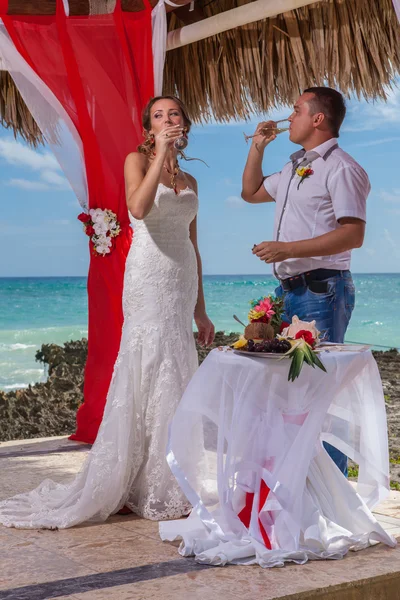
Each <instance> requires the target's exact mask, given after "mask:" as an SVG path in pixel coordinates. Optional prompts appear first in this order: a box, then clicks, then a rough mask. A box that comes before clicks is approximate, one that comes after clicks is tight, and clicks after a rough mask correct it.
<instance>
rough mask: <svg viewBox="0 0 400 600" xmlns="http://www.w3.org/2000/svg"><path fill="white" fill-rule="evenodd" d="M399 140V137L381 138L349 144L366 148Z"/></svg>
mask: <svg viewBox="0 0 400 600" xmlns="http://www.w3.org/2000/svg"><path fill="white" fill-rule="evenodd" d="M398 141H400V137H390V138H381V139H379V140H372V141H370V142H361V143H359V144H349V145H351V146H352V147H353V148H368V146H379V145H380V144H390V143H392V142H398Z"/></svg>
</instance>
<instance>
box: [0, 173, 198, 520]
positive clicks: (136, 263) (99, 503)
mask: <svg viewBox="0 0 400 600" xmlns="http://www.w3.org/2000/svg"><path fill="white" fill-rule="evenodd" d="M197 208H198V199H197V196H196V194H195V192H194V191H193V190H191V189H189V188H187V189H185V190H183V191H181V192H180V194H179V195H178V196H177V195H176V194H175V193H174V191H173V190H172V189H170V188H168V187H166V186H164V185H163V184H160V185H159V187H158V190H157V194H156V198H155V202H154V206H153V208H152V209H151V211H150V213H149V215H148V216H147V217H146V218H145V219H144V220H143V221H137V222H136V221H135V223H134V236H133V242H132V246H131V249H130V251H129V255H128V258H127V262H126V271H125V283H124V295H123V306H124V326H123V332H122V339H121V346H120V351H119V354H118V358H117V361H116V363H115V367H114V373H113V377H112V380H111V384H110V389H109V392H108V396H107V402H106V406H105V410H104V416H103V421H102V423H101V426H100V429H99V432H98V436H97V439H96V442H95V443H94V445H93V448H92V450H91V451H90V454H89V455H88V457H87V459H86V461H85V463H84V465H83V467H82V469H81V471H80V472H79V474H78V475H77V476H76V478H75V479H74V480H73V481H72V483H69V484H60V483H55V482H54V481H51V480H45V481H43V482H42V483H41V484H40V485H39V487H38V488H36V489H35V490H33V491H31V492H27V493H24V494H19V495H17V496H14V497H13V498H10V499H8V500H5V501H3V502H1V503H0V523H2V524H3V525H6V526H8V527H20V528H38V527H40V528H55V527H58V528H66V527H72V526H73V525H77V524H78V523H82V522H84V521H103V520H105V519H107V517H108V516H109V515H110V514H113V513H115V512H116V511H118V510H119V509H120V508H121V507H122V506H123V505H125V504H126V505H127V506H129V507H130V508H131V509H132V510H133V511H134V512H135V513H137V514H139V515H141V516H143V517H145V518H147V519H153V520H164V519H176V518H179V517H181V516H182V515H184V514H187V513H188V512H189V511H190V508H191V506H190V504H189V502H188V500H187V499H186V498H185V496H184V494H183V493H182V491H181V490H180V487H179V485H178V483H177V481H176V480H175V478H174V476H173V475H172V473H171V471H170V469H169V466H168V464H167V461H166V456H165V454H166V446H167V438H168V425H169V423H170V421H171V419H172V417H173V415H174V412H175V410H176V408H177V406H178V403H179V401H180V399H181V397H182V395H183V392H184V391H185V388H186V386H187V384H188V383H189V381H190V379H191V377H192V375H193V374H194V372H195V370H196V368H197V366H198V360H197V352H196V347H195V342H194V337H193V329H192V323H193V321H192V319H193V313H194V308H195V304H196V300H197V289H198V279H197V261H196V254H195V251H194V247H193V244H192V242H191V241H190V238H189V225H190V223H191V221H192V220H193V219H194V217H195V216H196V213H197ZM104 343H107V331H106V324H105V340H104Z"/></svg>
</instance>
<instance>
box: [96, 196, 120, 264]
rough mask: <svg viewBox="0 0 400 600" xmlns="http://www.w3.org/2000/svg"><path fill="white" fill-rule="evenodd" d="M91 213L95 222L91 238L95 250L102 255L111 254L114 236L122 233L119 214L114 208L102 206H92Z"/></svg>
mask: <svg viewBox="0 0 400 600" xmlns="http://www.w3.org/2000/svg"><path fill="white" fill-rule="evenodd" d="M89 214H90V217H91V219H92V222H93V229H94V235H92V237H91V239H92V242H93V244H94V248H95V251H96V252H97V253H98V254H101V255H102V256H104V255H105V254H109V253H110V252H111V250H112V238H115V237H117V235H119V234H120V233H121V228H120V225H119V223H118V221H117V215H116V214H115V213H114V212H113V211H112V210H109V209H102V208H91V209H90V210H89ZM107 234H108V235H107Z"/></svg>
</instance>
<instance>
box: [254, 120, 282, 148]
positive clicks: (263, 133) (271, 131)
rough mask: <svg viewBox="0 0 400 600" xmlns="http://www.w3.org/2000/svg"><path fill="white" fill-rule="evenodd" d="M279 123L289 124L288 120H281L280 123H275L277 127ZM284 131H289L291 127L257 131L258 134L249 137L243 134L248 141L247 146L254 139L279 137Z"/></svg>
mask: <svg viewBox="0 0 400 600" xmlns="http://www.w3.org/2000/svg"><path fill="white" fill-rule="evenodd" d="M278 123H289V121H288V119H280V120H279V121H274V124H275V125H278ZM284 131H289V126H287V127H286V126H285V127H265V128H263V129H261V130H260V131H257V132H256V133H254V134H253V135H247V134H246V133H244V132H243V135H244V139H245V140H246V144H247V142H248V141H249V140H250V139H251V138H253V137H256V136H258V135H268V134H269V135H279V134H280V133H283V132H284Z"/></svg>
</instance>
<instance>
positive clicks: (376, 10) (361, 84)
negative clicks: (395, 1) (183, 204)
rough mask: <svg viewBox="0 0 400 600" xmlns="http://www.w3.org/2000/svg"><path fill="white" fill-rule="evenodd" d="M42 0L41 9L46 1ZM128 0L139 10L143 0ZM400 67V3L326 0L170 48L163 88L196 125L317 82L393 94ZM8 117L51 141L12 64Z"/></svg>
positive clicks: (86, 4) (269, 103) (80, 2)
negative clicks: (399, 12)
mask: <svg viewBox="0 0 400 600" xmlns="http://www.w3.org/2000/svg"><path fill="white" fill-rule="evenodd" d="M35 1H36V5H37V6H36V5H35V6H36V8H35V11H37V10H38V9H37V7H41V6H42V5H43V2H42V0H35ZM178 1H180V0H178ZM182 1H183V0H182ZM186 1H187V0H186ZM251 1H252V0H196V3H195V13H196V14H197V15H200V17H199V18H201V16H202V15H203V16H205V17H208V16H212V15H215V14H217V13H221V12H224V11H226V10H229V9H231V8H235V7H236V6H241V5H244V4H247V3H248V2H251ZM21 2H22V4H23V5H24V7H25V8H26V11H28V12H29V11H30V10H32V11H33V10H34V8H32V7H33V5H34V4H35V2H33V3H32V2H26V3H25V4H24V3H23V0H18V1H17V0H11V1H10V5H9V6H11V5H12V3H14V4H15V7H20V6H21ZM151 2H152V4H153V5H154V4H155V3H156V2H157V0H151ZM53 4H54V6H53ZM50 5H51V6H50ZM114 5H115V0H70V6H72V8H73V9H74V14H81V13H82V14H96V13H99V12H110V11H111V10H113V8H114ZM122 5H123V8H124V9H125V10H140V9H141V6H142V0H123V3H122ZM48 9H49V10H50V9H51V11H54V9H55V0H48ZM182 10H183V9H182V8H181V9H179V10H178V11H177V12H173V13H170V16H169V30H170V31H171V30H173V29H176V28H178V27H181V26H182V25H183V23H182V21H180V18H179V17H181V18H182V15H183V14H184V13H182ZM195 13H193V12H192V13H186V17H185V18H186V19H187V17H188V14H189V15H190V14H192V15H193V14H195ZM196 18H197V17H196ZM186 22H188V21H186ZM399 72H400V26H399V23H398V21H397V18H396V15H395V12H394V9H393V5H392V0H322V1H321V2H318V3H316V4H311V5H309V6H307V7H304V8H299V9H297V10H294V11H290V12H286V13H284V14H281V15H279V16H277V17H275V18H270V19H264V20H262V21H258V22H257V23H252V24H250V25H246V26H243V27H238V28H236V29H233V30H230V31H227V32H225V33H221V34H219V35H216V36H213V37H210V38H207V39H205V40H202V41H200V42H196V43H194V44H190V45H188V46H184V47H182V48H178V49H176V50H172V51H170V52H168V53H167V61H166V68H165V82H164V92H165V93H169V94H170V93H172V94H175V95H177V96H179V97H180V98H181V99H182V100H183V101H184V102H185V104H186V105H187V107H188V110H189V114H190V116H191V118H192V119H193V120H194V121H195V122H207V121H209V120H211V119H212V118H215V119H216V120H217V121H221V122H225V121H228V120H230V119H247V118H250V117H251V115H252V114H254V113H263V112H268V111H269V110H270V109H271V108H272V107H275V106H278V105H280V104H292V103H293V101H294V100H295V98H296V97H297V96H298V94H299V93H301V91H302V90H304V89H305V88H307V87H310V86H313V85H330V86H332V87H337V88H338V89H340V90H341V91H342V92H343V93H344V94H345V95H347V96H349V95H350V94H353V93H355V94H356V95H357V96H358V97H362V96H363V97H365V98H367V99H375V98H385V97H386V94H387V91H388V89H390V86H391V85H393V82H394V79H395V77H396V76H397V75H398V74H399ZM0 123H1V124H2V125H3V126H4V127H7V128H10V129H12V130H13V132H14V135H17V134H20V135H21V136H22V137H23V138H24V139H25V140H26V141H27V142H29V143H30V144H32V145H37V144H40V143H42V142H43V137H42V135H41V133H40V131H39V129H38V127H37V125H36V123H35V121H34V119H33V118H32V116H31V115H30V113H29V110H28V109H27V107H26V105H25V103H24V101H23V99H22V98H21V96H20V94H19V92H18V90H17V89H16V87H15V85H14V83H13V81H12V79H11V78H10V76H9V74H8V73H6V72H4V71H0Z"/></svg>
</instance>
